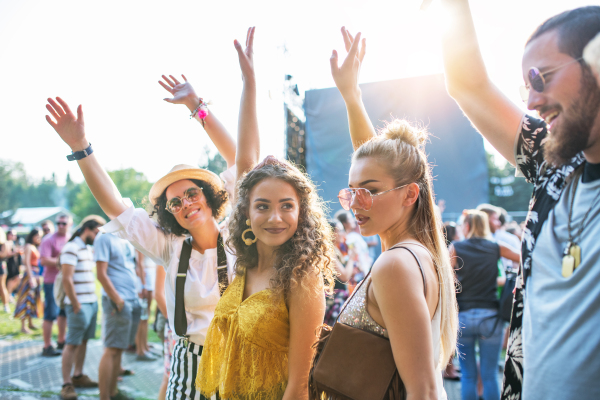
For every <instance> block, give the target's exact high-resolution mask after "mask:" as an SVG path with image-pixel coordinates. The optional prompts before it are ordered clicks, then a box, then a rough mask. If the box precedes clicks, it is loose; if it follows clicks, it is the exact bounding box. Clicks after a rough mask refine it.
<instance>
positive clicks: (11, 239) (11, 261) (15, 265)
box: [6, 230, 23, 303]
mask: <svg viewBox="0 0 600 400" xmlns="http://www.w3.org/2000/svg"><path fill="white" fill-rule="evenodd" d="M16 241H17V233H16V232H15V231H14V230H9V231H8V232H6V249H7V251H8V256H7V258H6V291H7V293H8V302H9V303H12V302H13V301H14V300H13V298H12V294H13V292H14V291H15V289H16V288H17V286H19V283H20V282H21V265H23V257H22V251H23V249H21V248H20V247H19V246H18V245H17V243H16Z"/></svg>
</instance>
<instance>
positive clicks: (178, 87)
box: [158, 74, 200, 111]
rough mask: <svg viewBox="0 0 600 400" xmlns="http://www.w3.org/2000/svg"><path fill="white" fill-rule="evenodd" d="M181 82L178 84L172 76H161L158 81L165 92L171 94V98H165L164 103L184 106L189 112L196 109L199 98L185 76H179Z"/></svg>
mask: <svg viewBox="0 0 600 400" xmlns="http://www.w3.org/2000/svg"><path fill="white" fill-rule="evenodd" d="M181 77H182V78H183V82H182V83H180V82H179V80H177V78H175V77H174V76H173V75H169V76H168V77H167V76H166V75H163V76H162V79H163V80H164V82H163V81H162V80H160V81H158V83H159V84H160V86H162V87H163V88H164V89H165V90H166V91H167V92H169V93H171V95H172V96H173V97H172V98H168V97H167V98H165V99H164V101H166V102H167V103H171V104H185V106H186V107H187V108H189V109H190V111H193V110H194V109H195V108H196V107H198V102H199V101H200V100H199V97H198V95H197V94H196V91H195V90H194V87H193V86H192V84H191V83H189V82H188V80H187V78H186V77H185V75H183V74H181Z"/></svg>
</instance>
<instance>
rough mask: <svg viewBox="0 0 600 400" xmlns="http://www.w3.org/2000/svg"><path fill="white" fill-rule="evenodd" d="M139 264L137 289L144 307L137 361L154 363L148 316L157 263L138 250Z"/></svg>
mask: <svg viewBox="0 0 600 400" xmlns="http://www.w3.org/2000/svg"><path fill="white" fill-rule="evenodd" d="M136 263H137V270H136V272H137V275H138V276H137V280H136V283H137V288H138V295H139V297H140V305H141V307H142V315H141V318H140V324H139V325H138V329H137V333H136V335H135V351H136V353H137V356H136V360H137V361H154V360H156V358H154V357H152V356H151V355H150V348H149V347H148V316H149V315H150V307H151V306H152V298H153V292H154V279H155V276H156V271H155V269H156V263H155V262H154V261H152V259H150V258H149V257H145V256H144V255H143V254H142V253H141V252H140V251H138V250H136Z"/></svg>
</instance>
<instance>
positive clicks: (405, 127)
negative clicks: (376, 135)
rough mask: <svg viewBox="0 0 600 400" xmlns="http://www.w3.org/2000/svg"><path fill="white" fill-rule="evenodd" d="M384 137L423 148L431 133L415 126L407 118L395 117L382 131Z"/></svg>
mask: <svg viewBox="0 0 600 400" xmlns="http://www.w3.org/2000/svg"><path fill="white" fill-rule="evenodd" d="M380 135H381V136H382V137H383V138H384V139H391V140H400V141H402V142H404V143H407V144H409V145H411V146H413V147H416V148H418V149H421V148H423V147H424V146H425V143H426V142H427V139H428V137H429V133H428V132H427V130H425V129H424V128H420V127H416V126H413V125H412V124H411V123H410V122H408V121H407V120H405V119H395V120H393V121H392V122H390V123H389V124H387V126H386V127H385V128H383V129H382V130H381V132H380Z"/></svg>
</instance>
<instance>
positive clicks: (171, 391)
mask: <svg viewBox="0 0 600 400" xmlns="http://www.w3.org/2000/svg"><path fill="white" fill-rule="evenodd" d="M202 348H203V347H202V346H199V345H197V344H195V343H192V342H189V344H188V347H187V348H186V346H185V345H184V341H183V340H178V341H177V342H176V343H175V347H173V355H172V356H171V373H170V374H169V384H168V386H167V400H188V399H189V400H208V399H206V397H204V396H201V395H200V391H199V390H196V374H197V373H198V366H199V365H200V355H201V354H202Z"/></svg>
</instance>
